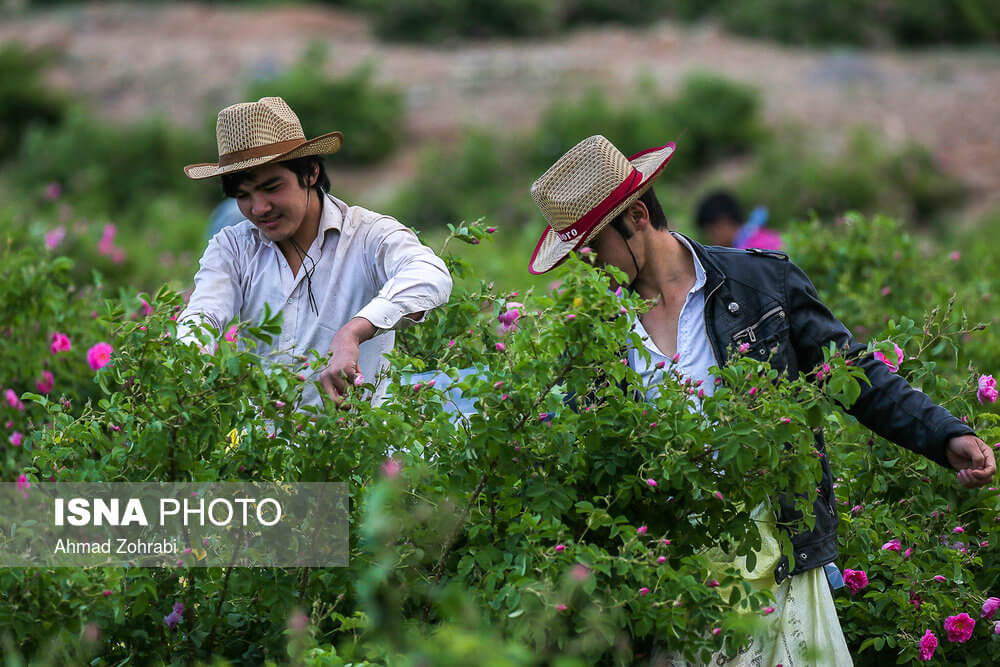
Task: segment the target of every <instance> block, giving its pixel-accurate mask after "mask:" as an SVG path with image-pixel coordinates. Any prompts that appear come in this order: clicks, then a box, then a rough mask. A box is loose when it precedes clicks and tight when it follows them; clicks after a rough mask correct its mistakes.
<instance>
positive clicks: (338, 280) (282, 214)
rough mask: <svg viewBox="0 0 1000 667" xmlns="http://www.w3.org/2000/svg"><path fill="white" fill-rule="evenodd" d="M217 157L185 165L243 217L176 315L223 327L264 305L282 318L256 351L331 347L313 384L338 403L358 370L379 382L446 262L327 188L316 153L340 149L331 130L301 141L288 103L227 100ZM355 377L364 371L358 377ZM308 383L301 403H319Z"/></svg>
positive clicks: (208, 257) (255, 317) (444, 284)
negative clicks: (215, 180)
mask: <svg viewBox="0 0 1000 667" xmlns="http://www.w3.org/2000/svg"><path fill="white" fill-rule="evenodd" d="M216 139H217V142H218V146H219V161H218V162H215V163H203V164H194V165H188V166H187V167H185V168H184V171H185V173H186V174H187V175H188V176H189V177H190V178H194V179H203V178H211V177H214V176H220V177H221V178H222V184H223V190H224V192H225V193H226V195H227V196H231V197H233V198H235V199H236V201H237V204H238V205H239V208H240V211H241V212H242V213H243V215H244V216H245V217H246V220H245V221H243V222H241V223H239V224H237V225H234V226H230V227H226V228H224V229H222V230H221V231H220V232H219V233H218V234H216V235H215V236H214V237H213V238H212V240H211V241H210V242H209V245H208V248H207V249H206V250H205V253H204V255H203V256H202V258H201V262H200V269H199V270H198V273H197V274H196V275H195V289H194V292H193V293H192V295H191V299H190V301H189V302H188V305H187V308H185V310H184V311H183V313H181V316H180V317H179V318H178V319H179V321H180V322H181V323H184V322H185V321H189V320H198V321H201V322H203V323H206V324H209V325H211V326H212V327H213V328H215V329H216V330H217V331H218V332H219V334H220V335H221V334H222V333H223V331H222V329H223V327H224V326H225V325H226V324H227V323H228V322H229V321H230V320H232V319H233V318H234V317H236V318H238V319H239V320H241V321H260V319H261V318H262V316H263V314H264V312H265V306H266V307H268V308H270V310H271V312H272V313H281V315H282V317H283V321H282V328H281V334H280V335H279V336H278V338H277V339H276V340H275V341H274V342H272V343H271V344H264V343H262V342H259V344H258V346H257V348H256V349H257V351H258V352H259V353H261V354H262V355H264V356H267V357H268V358H269V359H270V360H271V361H272V362H281V361H285V362H287V361H292V360H293V359H295V358H296V357H298V356H300V355H303V354H306V353H307V352H308V351H309V350H310V349H315V350H318V351H320V352H327V351H328V352H329V354H330V357H329V361H328V363H327V365H326V367H325V368H324V369H323V371H322V372H321V373H320V374H319V377H318V379H319V381H320V385H321V386H322V388H323V389H324V391H325V393H326V394H327V395H328V396H329V398H331V399H332V400H333V401H335V402H336V403H338V404H339V403H340V402H341V401H342V400H343V397H344V395H345V393H346V391H347V386H348V385H349V384H351V383H354V382H355V380H358V379H359V378H363V379H365V380H366V381H370V382H375V383H376V384H377V387H376V391H375V393H374V395H373V397H372V400H373V401H375V402H377V401H379V400H380V399H381V397H382V395H383V392H384V383H383V382H379V379H380V378H381V371H382V370H383V369H384V366H385V361H384V357H383V355H384V354H385V353H386V352H388V351H390V350H391V349H392V347H393V344H394V342H395V335H394V333H393V330H395V329H400V328H404V327H407V326H410V325H412V324H415V323H417V322H420V321H421V320H422V319H423V317H424V314H425V313H426V311H428V310H430V309H431V308H435V307H437V306H440V305H443V304H444V303H446V302H447V301H448V297H449V296H450V294H451V288H452V280H451V276H450V275H449V273H448V270H447V268H446V267H445V264H444V262H443V261H442V260H441V259H440V258H439V257H437V256H436V255H435V254H434V253H433V252H432V251H431V250H430V249H429V248H427V247H426V246H424V245H423V244H421V243H420V241H419V240H418V239H417V237H416V235H415V234H414V233H413V232H412V231H411V230H410V229H409V228H407V227H405V226H404V225H402V224H400V223H399V222H398V221H396V220H395V219H393V218H391V217H389V216H386V215H381V214H378V213H375V212H373V211H369V210H367V209H364V208H362V207H359V206H348V205H347V204H345V203H344V202H342V201H340V200H339V199H337V198H336V197H334V196H333V195H331V194H329V192H328V190H329V186H330V183H329V179H328V177H327V175H326V170H325V167H324V165H323V161H322V158H321V157H320V156H321V155H324V154H329V153H334V152H336V151H337V150H339V149H340V145H341V141H342V140H343V137H342V135H341V133H340V132H331V133H328V134H324V135H321V136H319V137H316V138H314V139H308V140H307V139H306V138H305V134H304V133H303V131H302V126H301V124H300V122H299V119H298V117H297V116H296V115H295V113H294V112H293V111H292V110H291V108H289V107H288V105H287V104H286V103H285V101H284V100H282V99H281V98H278V97H265V98H262V99H261V100H259V101H257V102H247V103H241V104H236V105H233V106H229V107H226V108H225V109H223V110H222V111H220V112H219V117H218V123H217V126H216ZM359 381H360V380H359ZM320 400H321V397H320V395H319V393H318V392H317V391H316V389H315V387H314V386H313V385H312V384H311V383H310V385H309V386H308V387H307V388H306V390H305V393H304V396H303V401H304V403H306V404H314V405H315V404H318V403H319V402H320Z"/></svg>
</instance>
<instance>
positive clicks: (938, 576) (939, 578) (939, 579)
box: [934, 574, 948, 584]
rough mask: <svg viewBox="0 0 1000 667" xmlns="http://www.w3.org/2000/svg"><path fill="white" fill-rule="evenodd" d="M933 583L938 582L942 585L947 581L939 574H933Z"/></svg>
mask: <svg viewBox="0 0 1000 667" xmlns="http://www.w3.org/2000/svg"><path fill="white" fill-rule="evenodd" d="M934 581H937V582H940V583H942V584H943V583H944V582H946V581H948V580H947V579H945V578H944V577H942V576H941V575H940V574H935V575H934Z"/></svg>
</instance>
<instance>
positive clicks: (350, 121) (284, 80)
mask: <svg viewBox="0 0 1000 667" xmlns="http://www.w3.org/2000/svg"><path fill="white" fill-rule="evenodd" d="M325 65H326V53H325V50H324V49H323V47H322V46H320V45H316V44H314V45H312V46H311V47H310V48H309V49H308V50H307V51H306V53H305V55H304V56H303V58H302V59H301V60H300V61H299V62H298V63H297V64H296V65H294V66H293V67H291V68H290V69H289V70H287V71H286V72H284V73H282V74H281V75H279V76H277V77H275V78H271V79H265V80H261V81H256V82H254V83H253V84H252V85H251V86H250V87H249V89H248V90H247V95H246V97H247V99H248V100H257V99H260V98H261V97H267V96H275V95H276V96H278V97H282V98H284V99H285V101H286V102H288V105H289V106H290V107H292V109H294V110H295V113H296V114H297V115H298V117H299V120H300V121H301V122H302V127H303V128H304V129H305V131H306V136H307V137H312V136H316V135H319V134H322V133H325V132H332V131H333V130H339V131H341V132H343V134H344V143H343V146H342V147H341V149H340V151H338V152H337V153H335V154H333V155H331V156H329V157H327V162H328V164H330V165H366V164H373V163H376V162H378V161H380V160H383V159H385V158H387V157H389V156H391V155H392V154H393V153H394V152H395V151H396V150H397V149H398V148H399V147H400V144H401V143H402V141H403V127H404V122H403V115H404V112H405V109H404V100H403V95H402V93H401V92H400V91H398V90H396V89H394V88H391V87H388V86H381V85H378V84H376V83H375V82H374V68H373V66H372V65H370V64H368V65H361V66H359V67H358V68H357V69H355V70H354V71H352V72H350V73H349V74H347V75H346V76H344V77H342V78H339V79H331V78H330V77H328V76H326V75H324V73H323V69H324V66H325Z"/></svg>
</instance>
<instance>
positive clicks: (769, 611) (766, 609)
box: [760, 607, 774, 616]
mask: <svg viewBox="0 0 1000 667" xmlns="http://www.w3.org/2000/svg"><path fill="white" fill-rule="evenodd" d="M760 613H761V614H763V615H764V616H768V615H770V614H773V613H774V607H764V608H763V609H761V610H760Z"/></svg>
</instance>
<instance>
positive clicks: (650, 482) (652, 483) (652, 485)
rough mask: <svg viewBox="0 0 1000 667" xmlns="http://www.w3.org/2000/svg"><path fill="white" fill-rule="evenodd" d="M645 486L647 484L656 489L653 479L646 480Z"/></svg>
mask: <svg viewBox="0 0 1000 667" xmlns="http://www.w3.org/2000/svg"><path fill="white" fill-rule="evenodd" d="M646 484H649V485H650V486H651V487H653V488H654V489H655V488H656V480H655V479H647V480H646Z"/></svg>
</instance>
